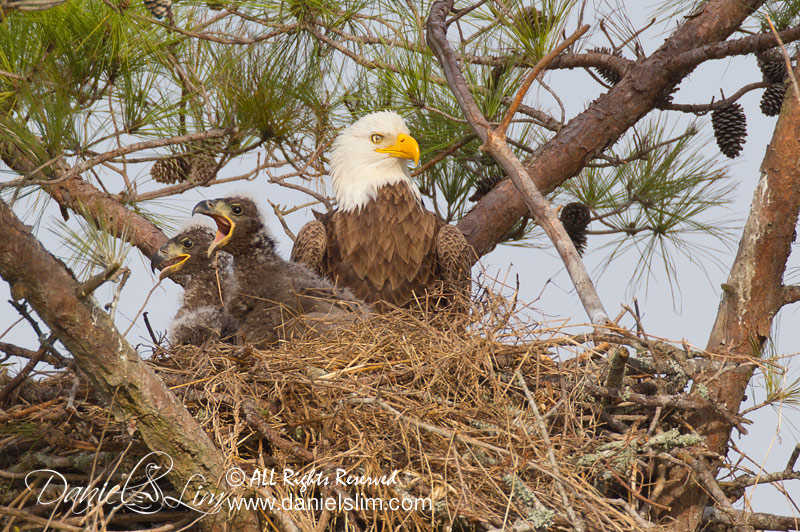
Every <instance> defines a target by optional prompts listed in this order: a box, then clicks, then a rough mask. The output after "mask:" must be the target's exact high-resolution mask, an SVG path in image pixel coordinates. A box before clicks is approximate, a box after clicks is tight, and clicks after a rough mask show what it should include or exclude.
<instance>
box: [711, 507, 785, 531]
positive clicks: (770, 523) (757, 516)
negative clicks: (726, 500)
mask: <svg viewBox="0 0 800 532" xmlns="http://www.w3.org/2000/svg"><path fill="white" fill-rule="evenodd" d="M731 513H733V515H735V516H736V517H737V519H740V520H742V521H744V522H745V523H747V524H748V525H749V526H751V527H753V528H755V529H757V530H783V531H786V532H790V531H794V530H800V520H798V519H797V517H792V516H782V515H773V514H765V513H760V512H753V513H750V512H742V511H741V510H732V511H731ZM703 522H704V523H709V524H710V523H719V524H723V525H731V524H733V522H732V520H731V518H730V517H729V516H728V515H726V513H725V512H723V511H721V510H718V509H717V508H706V509H705V512H704V513H703Z"/></svg>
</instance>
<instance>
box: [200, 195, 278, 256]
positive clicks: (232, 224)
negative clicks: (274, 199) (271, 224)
mask: <svg viewBox="0 0 800 532" xmlns="http://www.w3.org/2000/svg"><path fill="white" fill-rule="evenodd" d="M192 214H204V215H206V216H209V217H211V219H213V220H214V222H215V223H216V224H217V234H216V235H215V236H214V239H213V241H212V242H211V244H210V245H209V247H208V254H209V256H211V255H213V254H214V252H215V251H217V250H225V251H227V252H228V253H230V254H231V255H233V256H234V257H236V256H240V255H243V254H245V253H248V252H251V251H252V249H253V247H254V246H255V247H257V248H264V247H267V248H269V249H270V250H272V249H273V248H274V246H275V244H274V241H273V240H272V238H271V237H270V236H269V234H268V232H267V230H266V228H265V227H264V223H263V222H262V221H261V213H260V212H259V210H258V206H257V205H256V203H255V202H254V201H253V200H251V199H249V198H245V197H242V196H232V197H229V198H219V199H215V200H206V201H201V202H200V203H198V204H197V205H195V207H194V210H193V211H192Z"/></svg>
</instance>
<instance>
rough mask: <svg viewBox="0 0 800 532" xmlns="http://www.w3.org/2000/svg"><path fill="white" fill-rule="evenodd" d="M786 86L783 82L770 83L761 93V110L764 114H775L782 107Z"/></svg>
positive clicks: (778, 112)
mask: <svg viewBox="0 0 800 532" xmlns="http://www.w3.org/2000/svg"><path fill="white" fill-rule="evenodd" d="M787 89H788V87H787V86H786V85H784V84H783V83H775V84H774V85H770V86H769V87H767V88H766V90H765V91H764V94H762V95H761V112H762V113H764V114H765V115H766V116H777V115H778V114H780V112H781V107H783V98H784V96H786V90H787Z"/></svg>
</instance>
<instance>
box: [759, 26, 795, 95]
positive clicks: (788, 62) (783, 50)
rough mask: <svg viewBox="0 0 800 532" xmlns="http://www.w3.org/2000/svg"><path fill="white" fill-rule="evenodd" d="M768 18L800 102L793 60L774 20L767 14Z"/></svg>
mask: <svg viewBox="0 0 800 532" xmlns="http://www.w3.org/2000/svg"><path fill="white" fill-rule="evenodd" d="M765 16H766V17H767V23H768V24H769V29H771V30H772V33H773V35H775V40H776V41H778V46H780V47H781V53H782V54H783V60H784V62H785V63H786V72H788V73H789V79H791V80H792V88H793V89H794V97H795V98H797V101H798V102H800V87H798V86H797V78H796V77H794V69H793V68H792V60H791V58H790V57H789V54H788V53H787V52H786V47H785V46H784V45H783V41H782V40H781V36H780V35H778V32H777V30H775V26H773V25H772V19H771V18H770V16H769V14H768V13H765Z"/></svg>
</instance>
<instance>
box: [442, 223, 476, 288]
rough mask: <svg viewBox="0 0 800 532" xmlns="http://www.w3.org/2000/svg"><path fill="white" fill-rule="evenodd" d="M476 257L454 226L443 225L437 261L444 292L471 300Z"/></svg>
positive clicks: (462, 235)
mask: <svg viewBox="0 0 800 532" xmlns="http://www.w3.org/2000/svg"><path fill="white" fill-rule="evenodd" d="M475 260H476V255H475V250H474V249H473V248H472V246H470V245H469V243H467V239H466V238H464V234H463V233H462V232H461V231H460V230H459V229H458V228H457V227H454V226H452V225H443V226H442V227H441V228H440V229H439V234H438V235H437V237H436V261H437V262H438V265H439V276H440V277H441V279H442V283H443V287H442V288H443V290H444V292H445V293H446V294H453V295H454V296H455V297H456V298H469V294H470V290H471V288H472V286H471V283H472V275H471V273H470V272H471V270H472V265H473V264H474V263H475Z"/></svg>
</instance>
